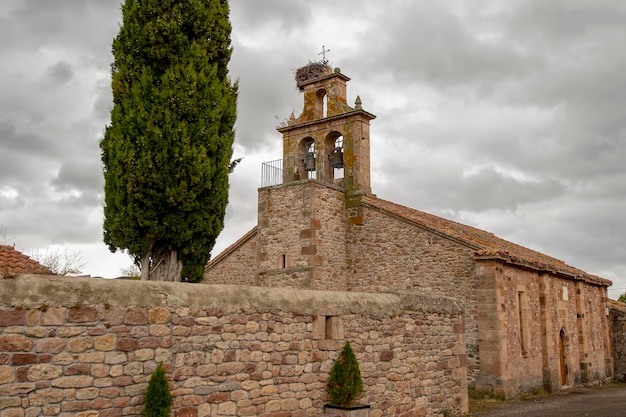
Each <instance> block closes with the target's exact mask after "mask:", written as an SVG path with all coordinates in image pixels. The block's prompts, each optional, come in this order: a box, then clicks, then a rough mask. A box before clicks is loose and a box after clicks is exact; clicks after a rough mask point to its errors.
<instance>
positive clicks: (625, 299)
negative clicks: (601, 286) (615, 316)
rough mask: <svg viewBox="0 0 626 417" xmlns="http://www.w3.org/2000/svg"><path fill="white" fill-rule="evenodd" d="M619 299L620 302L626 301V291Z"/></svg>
mask: <svg viewBox="0 0 626 417" xmlns="http://www.w3.org/2000/svg"><path fill="white" fill-rule="evenodd" d="M617 301H619V302H620V303H626V292H625V293H624V294H622V295H620V296H619V298H618V299H617Z"/></svg>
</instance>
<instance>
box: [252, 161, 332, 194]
mask: <svg viewBox="0 0 626 417" xmlns="http://www.w3.org/2000/svg"><path fill="white" fill-rule="evenodd" d="M304 158H305V155H294V156H291V157H288V158H285V159H276V160H274V161H269V162H264V163H263V164H262V165H261V187H271V186H274V185H281V184H286V183H288V182H291V181H297V180H304V179H317V180H321V181H325V182H328V183H330V184H335V185H337V184H338V182H340V181H341V179H342V178H343V176H344V169H343V168H332V167H331V166H330V163H329V161H328V158H320V157H316V158H315V169H314V170H307V169H306V168H305V161H304ZM309 168H310V167H309ZM321 173H326V175H323V174H321Z"/></svg>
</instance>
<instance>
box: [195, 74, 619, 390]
mask: <svg viewBox="0 0 626 417" xmlns="http://www.w3.org/2000/svg"><path fill="white" fill-rule="evenodd" d="M310 65H313V64H309V66H305V67H303V68H301V69H299V70H298V73H302V74H307V75H308V76H307V77H304V78H303V79H302V80H301V79H300V78H298V87H299V88H300V90H301V91H302V92H303V99H304V105H303V110H302V113H301V114H300V116H299V117H297V118H296V117H295V115H292V116H291V117H290V118H289V119H288V122H287V123H286V124H285V125H282V126H280V127H278V128H277V130H278V131H279V132H280V133H281V134H282V136H283V160H282V164H274V163H272V164H270V165H267V164H264V166H265V169H266V170H265V171H264V172H266V174H267V173H268V172H273V173H274V174H276V175H275V177H282V178H283V182H282V183H275V182H267V183H265V182H263V184H264V186H263V187H262V188H260V189H259V207H258V208H259V209H258V225H257V226H256V228H254V229H252V230H251V231H250V232H248V233H247V234H246V235H245V236H244V237H243V238H242V239H240V240H239V241H238V242H236V243H235V244H233V245H232V246H231V247H229V248H228V249H227V250H226V251H224V252H223V253H222V254H220V255H218V256H217V257H215V258H214V259H212V260H211V261H210V262H209V263H208V265H207V267H206V269H205V279H204V281H205V283H208V284H223V283H235V282H236V283H240V284H248V285H258V286H266V287H282V288H294V289H295V288H297V289H302V290H307V289H308V290H326V291H338V292H344V291H356V292H362V293H379V292H389V293H396V294H403V295H407V294H422V295H428V296H438V297H439V296H445V297H451V298H454V299H456V300H458V301H459V303H460V304H461V305H462V306H463V308H464V325H465V340H466V343H467V346H466V354H467V371H468V384H469V385H470V386H473V387H476V388H478V389H481V390H489V391H493V392H495V393H496V394H498V395H502V396H505V397H513V396H516V395H518V394H520V393H523V392H524V391H528V390H534V389H538V388H544V389H547V390H549V391H551V392H556V391H559V390H560V389H561V388H562V387H564V386H569V385H573V384H586V383H601V382H603V381H604V380H605V379H607V378H611V377H612V376H613V360H612V349H611V343H610V337H609V330H608V324H607V319H606V314H605V307H606V304H607V287H608V286H609V285H611V282H610V281H608V280H605V279H602V278H600V277H596V276H593V275H590V274H588V273H586V272H584V271H581V270H579V269H576V268H574V267H572V266H570V265H567V264H566V263H564V262H563V261H560V260H558V259H555V258H553V257H550V256H548V255H545V254H542V253H540V252H537V251H534V250H531V249H528V248H525V247H523V246H520V245H516V244H515V243H512V242H509V241H507V240H505V239H501V238H499V237H497V236H495V235H493V234H492V233H489V232H486V231H483V230H479V229H476V228H473V227H471V226H467V225H463V224H460V223H457V222H454V221H451V220H447V219H444V218H441V217H438V216H435V215H432V214H429V213H425V212H422V211H418V210H414V209H411V208H409V207H404V206H401V205H399V204H395V203H393V202H390V201H386V200H383V199H380V198H378V197H376V196H375V195H374V194H372V190H371V184H370V179H371V176H370V129H369V124H370V121H372V120H374V118H375V117H376V116H374V115H373V114H371V113H368V112H366V111H365V110H363V108H362V103H361V100H360V99H359V98H358V97H357V99H356V100H355V106H354V107H351V106H348V105H347V103H348V100H347V96H346V92H347V90H346V83H347V81H349V78H348V77H347V76H345V75H343V74H341V72H340V71H339V69H335V70H334V71H332V70H331V69H330V67H328V66H327V65H325V66H324V68H323V70H324V71H322V73H319V74H318V73H317V72H314V71H313V72H311V71H309V70H310V69H311V68H312V67H310ZM325 100H326V105H327V112H325V111H324V103H325ZM340 139H341V140H340ZM336 151H337V152H336ZM304 152H307V153H306V154H305V153H304ZM303 155H304V156H306V158H303ZM340 155H342V156H341V157H339V158H337V157H338V156H340ZM307 158H308V159H307ZM331 165H332V166H333V169H332V170H331V169H329V167H331ZM270 166H271V167H273V169H278V167H279V166H280V167H281V168H280V169H279V170H280V171H282V174H283V175H282V176H280V175H277V174H278V172H275V171H271V170H269V171H268V170H267V168H268V167H270ZM336 170H343V171H342V172H339V171H337V172H335V171H336ZM295 173H298V174H299V175H294V174H295ZM335 174H337V176H335ZM341 175H342V176H341ZM338 178H341V181H337V180H336V179H338ZM409 188H410V187H409ZM241 277H247V278H248V279H247V281H241Z"/></svg>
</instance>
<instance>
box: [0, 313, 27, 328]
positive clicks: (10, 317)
mask: <svg viewBox="0 0 626 417" xmlns="http://www.w3.org/2000/svg"><path fill="white" fill-rule="evenodd" d="M24 323H26V310H23V309H22V310H14V309H10V310H0V327H8V326H23V325H24Z"/></svg>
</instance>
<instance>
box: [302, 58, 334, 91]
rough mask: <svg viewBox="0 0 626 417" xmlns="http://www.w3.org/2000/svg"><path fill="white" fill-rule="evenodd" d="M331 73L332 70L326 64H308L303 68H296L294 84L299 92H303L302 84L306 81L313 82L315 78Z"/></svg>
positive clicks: (322, 62)
mask: <svg viewBox="0 0 626 417" xmlns="http://www.w3.org/2000/svg"><path fill="white" fill-rule="evenodd" d="M331 71H332V68H330V66H329V65H328V63H326V62H324V61H321V62H309V63H308V64H306V65H305V66H303V67H301V68H298V69H297V70H296V76H295V78H296V84H297V85H298V88H299V89H300V91H302V90H304V87H303V84H305V83H306V82H307V81H310V80H313V79H315V78H319V77H321V76H322V75H326V74H328V73H329V72H331Z"/></svg>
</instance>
